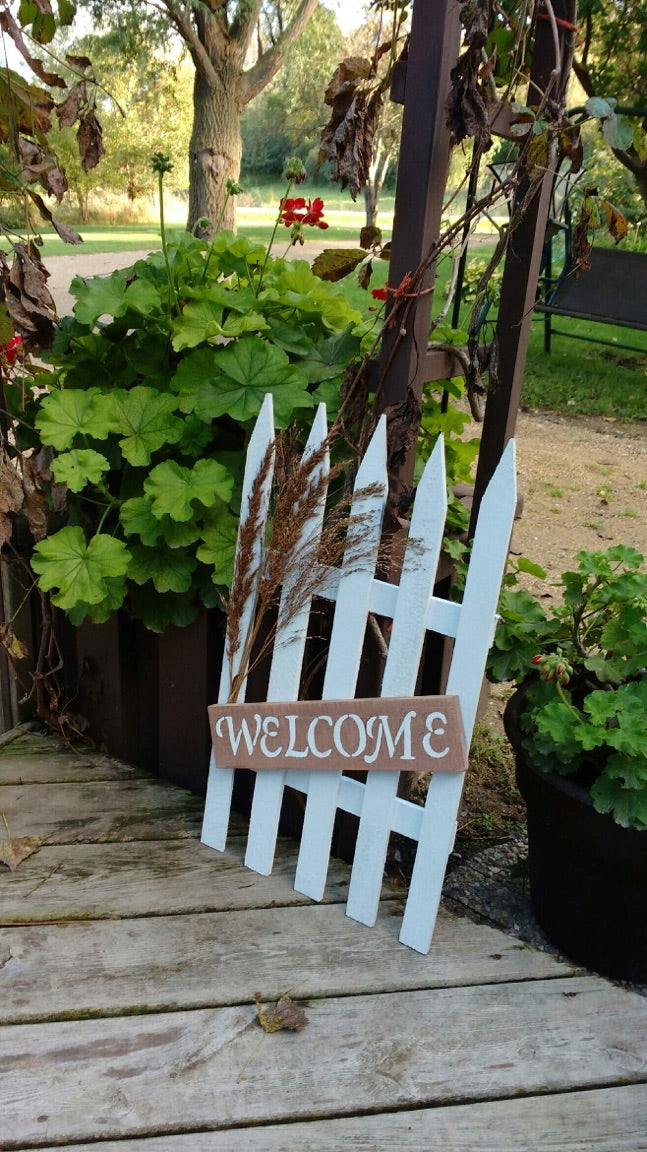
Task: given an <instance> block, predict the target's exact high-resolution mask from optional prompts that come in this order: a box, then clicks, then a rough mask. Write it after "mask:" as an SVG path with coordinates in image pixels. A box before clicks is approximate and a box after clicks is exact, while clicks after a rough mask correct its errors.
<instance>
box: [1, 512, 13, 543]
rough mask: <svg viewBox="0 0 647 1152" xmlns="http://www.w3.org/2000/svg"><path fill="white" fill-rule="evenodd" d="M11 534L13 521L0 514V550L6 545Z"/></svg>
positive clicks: (2, 513)
mask: <svg viewBox="0 0 647 1152" xmlns="http://www.w3.org/2000/svg"><path fill="white" fill-rule="evenodd" d="M12 534H13V521H12V520H10V518H9V517H8V516H5V514H4V512H0V548H2V547H3V546H4V545H5V544H8V543H9V541H10V540H11V536H12Z"/></svg>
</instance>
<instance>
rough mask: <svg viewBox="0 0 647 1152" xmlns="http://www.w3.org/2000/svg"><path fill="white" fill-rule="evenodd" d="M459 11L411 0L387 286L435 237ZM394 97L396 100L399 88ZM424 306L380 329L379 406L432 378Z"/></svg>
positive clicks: (428, 277) (437, 0)
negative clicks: (401, 324) (401, 322)
mask: <svg viewBox="0 0 647 1152" xmlns="http://www.w3.org/2000/svg"><path fill="white" fill-rule="evenodd" d="M459 12H460V6H459V5H458V4H454V3H449V2H448V0H414V5H413V13H412V20H411V40H410V46H409V56H408V59H407V64H406V75H405V78H404V92H403V102H404V113H403V119H402V136H401V143H400V160H399V163H398V180H397V186H396V195H395V217H394V222H393V238H392V244H391V263H390V267H389V283H390V284H391V286H392V287H395V286H397V285H398V284H400V283H401V282H402V279H403V277H404V276H405V275H406V273H407V272H412V271H413V270H414V269H415V268H417V267H418V265H419V264H420V262H421V259H422V257H423V256H424V255H425V254H426V253H427V252H428V251H429V249H430V248H431V245H432V243H433V241H434V240H436V239H437V238H438V236H439V234H440V219H441V213H442V207H443V200H444V192H445V184H446V182H447V172H448V168H449V154H450V139H449V132H448V129H447V126H446V119H447V113H446V110H445V103H446V100H447V94H448V92H449V88H450V72H451V69H452V68H453V67H454V65H455V64H456V61H457V59H458V50H459V45H460V31H461V28H460V18H459ZM394 95H396V96H397V98H398V99H399V100H402V96H401V95H400V93H399V92H396V91H394ZM434 275H435V268H434V266H433V265H430V266H429V268H428V269H427V271H426V273H425V277H424V283H423V287H430V286H431V285H433V282H434ZM431 305H432V294H431V293H429V294H428V295H424V296H421V297H420V299H419V300H418V301H417V302H416V304H415V307H414V308H413V309H412V311H411V313H410V317H409V320H408V322H407V328H406V334H404V335H402V334H401V332H400V330H399V329H395V328H393V329H388V328H387V330H386V333H385V336H384V339H383V342H382V348H381V353H380V360H379V368H378V379H380V378H381V377H382V375H383V374H384V381H383V385H382V389H381V393H380V397H379V407H380V410H384V409H385V408H388V407H391V406H393V405H398V404H402V403H404V402H405V401H406V400H407V398H408V395H409V390H410V389H411V391H412V392H413V393H414V395H415V396H416V397H418V398H419V397H420V396H421V394H422V388H423V385H424V384H425V383H426V381H427V380H429V379H431V376H430V375H429V372H428V369H429V365H428V353H427V344H428V342H429V322H430V315H431ZM387 366H388V371H387ZM436 378H439V376H438V374H437V373H436ZM414 455H415V454H414V453H413V452H412V453H411V454H410V458H409V460H408V461H407V463H406V464H405V465H404V467H403V469H402V471H401V473H400V478H401V480H402V482H403V483H407V482H409V481H410V480H411V478H412V476H413V465H414Z"/></svg>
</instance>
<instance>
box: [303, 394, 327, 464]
mask: <svg viewBox="0 0 647 1152" xmlns="http://www.w3.org/2000/svg"><path fill="white" fill-rule="evenodd" d="M327 435H328V413H327V411H326V405H325V404H323V403H321V404H319V405H318V407H317V411H316V413H315V418H314V420H313V421H312V428H311V429H310V435H309V436H308V442H307V444H306V446H305V450H304V453H303V456H304V459H306V458H307V457H308V456H309V455H310V454H311V453H312V452H316V451H317V450H318V449H319V448H320V447H321V445H322V444H323V442H324V440H325V439H326V436H327Z"/></svg>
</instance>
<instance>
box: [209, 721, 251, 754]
mask: <svg viewBox="0 0 647 1152" xmlns="http://www.w3.org/2000/svg"><path fill="white" fill-rule="evenodd" d="M254 720H255V721H256V731H255V733H254V735H253V736H252V734H251V732H250V729H249V724H248V723H247V720H244V719H243V720H241V722H240V730H239V731H238V732H235V731H234V720H233V717H232V716H221V717H220V719H219V720H218V721H217V722H216V735H217V736H219V737H220V739H221V740H224V739H225V737H224V736H223V732H222V726H223V724H226V725H227V727H228V729H229V743H230V744H231V750H232V752H233V754H234V756H237V755H238V746H239V744H240V742H241V739H244V740H245V744H246V745H247V752H248V755H249V756H251V754H252V752H253V751H254V747H255V745H256V742H257V740H258V737H259V735H260V732H261V718H260V716H259V715H258V713H257V714H256V715H255V716H254Z"/></svg>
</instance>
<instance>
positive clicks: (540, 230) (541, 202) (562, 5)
mask: <svg viewBox="0 0 647 1152" xmlns="http://www.w3.org/2000/svg"><path fill="white" fill-rule="evenodd" d="M553 10H554V15H555V18H556V23H555V25H554V26H553V24H552V22H551V20H550V19H549V16H548V13H547V12H546V11H545V10H543V9H542V17H543V18H541V19H538V21H537V27H536V32H535V42H534V52H533V64H532V70H531V74H530V86H529V92H528V106H529V107H530V108H533V107H534V108H538V107H539V106H540V105H541V104H542V101H543V100H544V96H545V94H546V93H548V100H549V103H550V104H551V105H557V106H558V107H562V106H563V102H564V98H565V95H566V86H567V84H568V78H569V75H570V70H571V62H572V49H573V43H574V37H575V19H576V13H577V0H553ZM556 41H558V43H559V59H556ZM554 178H555V172H554V169H553V166H552V165H551V164H549V165H548V167H547V169H546V172H545V174H544V176H543V179H542V180H541V183H540V185H539V187H538V188H537V189H536V192H535V195H534V198H533V199H532V202H531V203H530V204H529V205H527V206H525V207H524V210H523V212H522V213H521V214H520V215H519V216H518V218H517V217H516V209H517V208H518V207H519V206H520V205H521V204H523V201H524V198H525V197H527V196H528V193H529V189H530V181H529V180H528V178H526V179H525V180H523V181H522V183H521V184H520V186H519V187H518V189H517V191H516V193H515V197H514V204H513V209H512V218H513V220H514V221H515V223H514V224H513V227H512V230H511V233H510V237H509V244H508V251H507V254H506V260H505V266H504V270H503V281H502V284H501V297H500V304H499V317H498V321H497V327H496V336H497V342H498V351H499V365H498V375H497V384H496V388H495V389H493V390H492V391H491V392H490V393H489V394H488V397H487V403H486V406H485V419H484V421H483V434H482V436H481V448H480V452H479V457H478V464H477V470H476V482H475V487H474V502H473V507H472V521H471V525H470V535H472V534H473V530H474V525H475V523H476V518H477V516H478V510H479V507H480V503H481V499H482V497H483V494H484V492H485V489H486V488H487V485H488V483H489V481H490V479H491V477H492V476H493V475H494V471H495V469H496V466H497V464H498V462H499V460H500V459H501V456H502V455H503V450H504V448H505V446H506V444H507V443H508V441H509V440H510V439H511V438H512V437H513V436H514V432H515V427H516V422H517V415H518V412H519V403H520V398H521V385H522V383H523V374H524V369H525V365H526V353H527V351H528V339H529V337H530V325H531V322H532V316H533V311H534V307H535V298H536V295H537V281H538V278H539V268H540V263H541V254H542V249H543V246H544V238H545V235H546V225H547V223H548V214H549V209H550V199H551V193H552V188H553V181H554Z"/></svg>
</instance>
